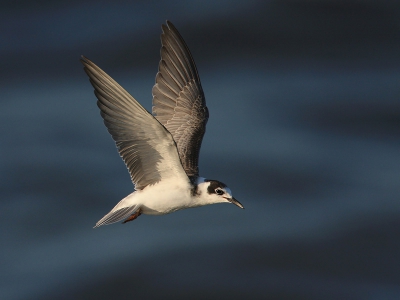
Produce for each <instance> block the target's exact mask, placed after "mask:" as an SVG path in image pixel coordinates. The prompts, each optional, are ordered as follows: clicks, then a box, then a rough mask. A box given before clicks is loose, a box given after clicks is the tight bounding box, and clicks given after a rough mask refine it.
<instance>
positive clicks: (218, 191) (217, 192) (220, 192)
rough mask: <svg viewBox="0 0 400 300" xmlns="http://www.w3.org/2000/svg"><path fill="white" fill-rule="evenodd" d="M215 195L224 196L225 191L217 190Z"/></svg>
mask: <svg viewBox="0 0 400 300" xmlns="http://www.w3.org/2000/svg"><path fill="white" fill-rule="evenodd" d="M215 193H216V194H217V195H222V194H223V193H224V191H223V190H221V189H216V190H215Z"/></svg>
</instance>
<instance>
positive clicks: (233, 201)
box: [226, 197, 244, 209]
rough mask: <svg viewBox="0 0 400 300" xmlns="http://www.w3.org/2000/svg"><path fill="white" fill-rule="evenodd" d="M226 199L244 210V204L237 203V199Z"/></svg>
mask: <svg viewBox="0 0 400 300" xmlns="http://www.w3.org/2000/svg"><path fill="white" fill-rule="evenodd" d="M226 199H227V200H228V201H229V202H231V203H233V204H235V205H236V206H239V207H240V208H243V209H244V207H243V205H242V203H240V202H239V201H237V200H236V199H235V198H233V197H232V198H231V199H228V198H226Z"/></svg>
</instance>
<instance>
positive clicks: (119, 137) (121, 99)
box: [81, 21, 243, 228]
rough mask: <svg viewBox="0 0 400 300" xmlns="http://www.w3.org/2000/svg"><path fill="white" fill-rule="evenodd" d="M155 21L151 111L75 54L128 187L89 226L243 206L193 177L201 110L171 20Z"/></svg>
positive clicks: (214, 184)
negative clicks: (157, 53) (157, 52)
mask: <svg viewBox="0 0 400 300" xmlns="http://www.w3.org/2000/svg"><path fill="white" fill-rule="evenodd" d="M166 23H167V24H166V25H164V24H163V25H162V34H161V44H162V47H161V60H160V63H159V67H158V73H157V75H156V84H155V85H154V87H153V90H152V94H153V114H150V113H149V112H148V111H147V110H146V109H145V108H143V106H141V105H140V104H139V102H137V101H136V100H135V99H134V98H133V97H132V96H131V95H130V94H129V93H128V92H127V91H126V90H125V89H123V88H122V87H121V86H120V85H119V84H118V83H117V82H116V81H114V80H113V79H112V78H111V77H110V76H109V75H107V74H106V73H105V72H104V71H103V70H101V69H100V68H99V67H98V66H96V65H95V64H94V63H93V62H91V61H90V60H89V59H88V58H86V57H84V56H82V57H81V62H82V64H83V65H84V70H85V72H86V74H87V75H88V76H89V79H90V83H91V84H92V85H93V87H94V93H95V95H96V97H97V99H98V101H97V106H98V107H99V108H100V114H101V116H102V118H103V120H104V124H105V125H106V127H107V129H108V131H109V133H110V134H111V136H112V138H113V139H114V141H115V143H116V146H117V149H118V152H119V154H120V156H121V157H122V159H123V160H124V162H125V164H126V166H127V168H128V170H129V173H130V175H131V179H132V182H133V184H134V186H135V191H134V192H133V193H131V194H130V195H128V196H126V197H125V198H123V199H122V200H121V201H120V202H119V203H118V204H117V205H116V206H115V207H114V208H113V209H112V210H111V211H110V212H109V213H108V214H106V215H105V216H104V217H103V218H101V219H100V220H99V221H98V222H97V223H96V225H95V226H94V228H96V227H99V226H102V225H109V224H112V223H115V222H119V221H123V223H126V222H129V221H132V220H135V219H136V218H137V217H139V216H140V215H141V214H147V215H164V214H168V213H172V212H175V211H177V210H180V209H185V208H191V207H198V206H203V205H208V204H214V203H233V204H235V205H237V206H238V207H240V208H243V205H242V204H241V203H240V202H239V201H238V200H236V199H235V198H234V197H233V196H232V191H231V190H230V189H229V188H228V187H227V186H226V185H225V184H224V183H222V182H220V181H218V180H212V179H206V178H203V177H200V176H199V168H198V161H199V152H200V146H201V142H202V139H203V136H204V133H205V130H206V123H207V120H208V116H209V114H208V109H207V106H206V101H205V97H204V93H203V89H202V87H201V83H200V77H199V74H198V72H197V68H196V65H195V63H194V60H193V57H192V55H191V53H190V51H189V48H188V46H187V45H186V43H185V41H184V40H183V38H182V36H181V35H180V34H179V32H178V30H177V29H176V28H175V26H174V25H173V24H172V23H171V22H169V21H167V22H166Z"/></svg>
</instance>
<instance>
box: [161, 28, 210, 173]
mask: <svg viewBox="0 0 400 300" xmlns="http://www.w3.org/2000/svg"><path fill="white" fill-rule="evenodd" d="M162 30H163V33H162V34H161V44H162V47H161V61H160V64H159V67H158V73H157V76H156V84H155V85H154V87H153V114H154V116H155V117H156V118H157V120H158V121H160V123H161V124H163V125H164V126H165V127H166V128H167V129H168V131H169V132H170V133H171V134H172V136H173V138H174V140H175V142H176V144H177V147H178V153H179V157H180V159H181V162H182V165H183V168H184V170H185V172H186V174H187V175H188V176H189V177H197V176H198V175H199V168H198V161H199V153H200V146H201V142H202V140H203V136H204V133H205V130H206V123H207V120H208V109H207V106H206V101H205V98H204V93H203V89H202V87H201V83H200V78H199V75H198V73H197V69H196V65H195V63H194V60H193V58H192V55H191V54H190V51H189V48H188V47H187V45H186V43H185V41H184V40H183V38H182V37H181V35H180V34H179V32H178V30H176V28H175V27H174V25H172V23H171V22H169V21H167V25H162Z"/></svg>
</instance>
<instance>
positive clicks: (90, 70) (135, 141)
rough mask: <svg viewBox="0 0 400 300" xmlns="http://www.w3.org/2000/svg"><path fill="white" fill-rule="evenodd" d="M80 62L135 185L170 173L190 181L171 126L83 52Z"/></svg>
mask: <svg viewBox="0 0 400 300" xmlns="http://www.w3.org/2000/svg"><path fill="white" fill-rule="evenodd" d="M81 62H82V63H83V65H84V70H85V72H86V74H87V75H88V76H89V78H90V82H91V84H92V85H93V87H94V89H95V95H96V97H97V99H98V101H97V105H98V107H99V108H100V114H101V116H102V117H103V120H104V124H105V125H106V127H107V129H108V131H109V133H110V134H111V136H112V138H113V139H114V141H115V143H116V145H117V148H118V151H119V154H120V155H121V157H122V159H123V160H124V162H125V164H126V166H127V168H128V170H129V173H130V175H131V179H132V182H133V183H134V184H135V188H136V189H143V188H145V187H146V186H147V185H150V184H155V183H157V182H159V181H160V180H161V179H162V178H167V177H168V178H171V177H176V178H177V179H178V178H179V179H182V180H186V181H187V180H188V177H187V175H186V174H185V172H184V170H183V168H182V165H181V162H180V158H179V154H178V151H177V147H176V143H175V141H174V139H173V137H172V136H171V134H170V133H169V132H168V130H166V129H165V127H164V126H162V125H161V124H160V122H159V121H157V120H156V119H155V118H154V117H153V116H152V115H151V114H150V113H149V112H148V111H146V109H144V108H143V107H142V106H141V105H140V104H139V103H138V102H137V101H136V100H135V99H134V98H133V97H132V96H131V95H130V94H129V93H128V92H127V91H125V90H124V89H123V88H122V87H121V86H120V85H119V84H118V83H117V82H115V81H114V80H113V79H112V78H111V77H110V76H108V75H107V74H106V73H105V72H104V71H103V70H101V69H100V68H99V67H98V66H96V65H95V64H94V63H93V62H91V61H90V60H89V59H87V58H85V57H83V56H82V59H81ZM170 81H171V80H170ZM175 88H177V85H176V86H175ZM129 213H130V211H128V210H126V211H124V210H121V211H120V212H118V213H116V214H115V215H113V216H111V215H110V216H108V217H107V218H106V219H102V220H101V222H103V223H102V224H109V223H112V222H115V221H116V220H120V219H121V218H122V217H125V216H126V215H129ZM99 222H100V221H99Z"/></svg>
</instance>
